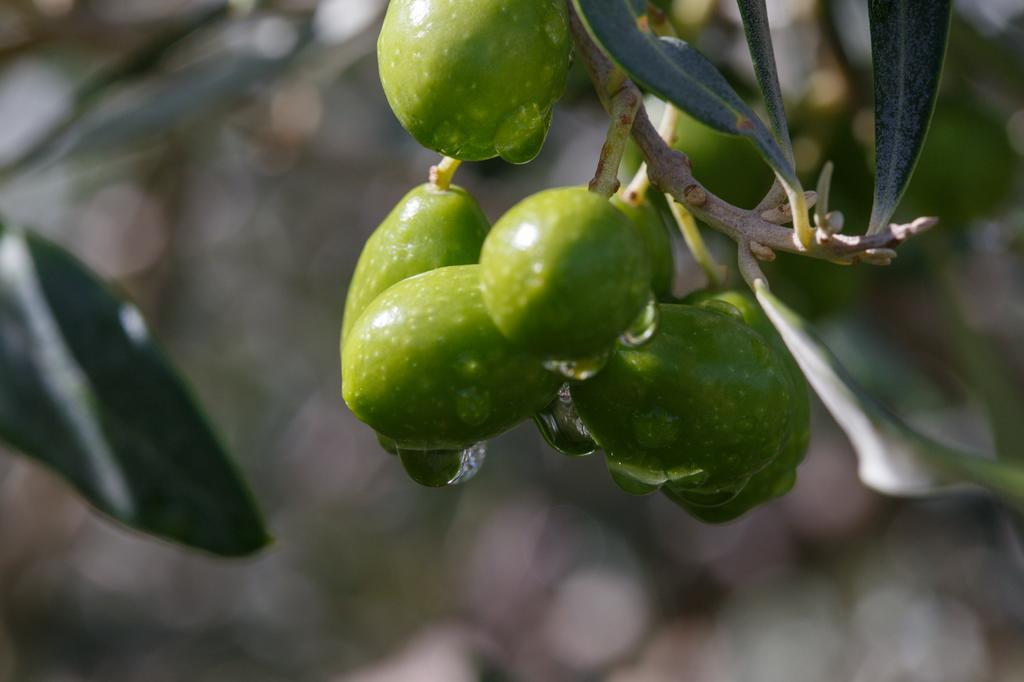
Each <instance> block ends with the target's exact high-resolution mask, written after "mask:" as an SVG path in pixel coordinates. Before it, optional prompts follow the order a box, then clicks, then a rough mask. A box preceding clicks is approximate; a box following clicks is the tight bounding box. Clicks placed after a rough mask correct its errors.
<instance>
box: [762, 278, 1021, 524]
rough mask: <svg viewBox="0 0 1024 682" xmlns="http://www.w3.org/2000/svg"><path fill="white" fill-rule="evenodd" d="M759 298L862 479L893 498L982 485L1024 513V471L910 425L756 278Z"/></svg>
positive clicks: (1006, 462)
mask: <svg viewBox="0 0 1024 682" xmlns="http://www.w3.org/2000/svg"><path fill="white" fill-rule="evenodd" d="M755 289H756V292H755V293H756V294H757V299H758V301H759V302H760V303H761V307H762V308H764V311H765V313H766V314H767V315H768V317H769V319H771V321H772V324H774V325H775V327H776V329H778V330H779V333H780V334H781V335H782V339H783V340H784V341H785V342H786V346H787V347H788V348H789V350H790V352H791V353H792V354H793V357H794V358H795V359H796V361H797V363H799V365H800V369H802V370H803V372H804V374H805V375H806V376H807V381H808V383H810V384H811V386H812V387H813V388H814V391H815V392H816V393H817V394H818V397H819V398H821V401H822V402H823V403H824V404H825V407H826V408H828V410H829V412H830V413H831V414H832V416H833V417H834V418H835V420H836V422H837V423H838V424H839V426H840V427H841V428H842V429H843V431H845V432H846V435H847V437H849V439H850V442H851V443H852V444H853V447H854V449H855V450H856V452H857V458H858V460H859V462H860V477H861V480H862V481H864V483H865V484H866V485H868V486H871V487H872V488H875V489H876V490H879V491H881V492H884V493H888V494H891V495H927V494H932V493H935V492H938V491H941V490H943V489H947V488H950V487H952V486H962V485H964V484H971V485H978V486H983V487H985V488H988V489H989V490H991V491H993V492H994V493H996V494H997V495H999V496H1000V497H1001V498H1003V499H1004V500H1005V501H1006V502H1008V503H1009V504H1011V505H1013V506H1014V507H1015V508H1016V509H1018V510H1024V468H1022V467H1020V466H1016V465H1013V464H1010V463H1008V461H1001V460H997V459H994V458H992V457H986V456H984V455H979V454H976V453H969V452H964V451H961V450H959V449H957V448H954V447H950V446H948V445H946V444H944V443H939V442H937V441H935V440H933V439H931V438H928V437H927V436H924V435H922V434H920V433H918V432H917V431H915V430H914V429H912V428H910V427H909V426H907V425H906V424H905V423H904V422H903V420H901V419H900V418H899V417H898V416H896V415H895V414H893V413H892V412H891V411H890V410H888V409H887V408H885V407H884V406H882V405H881V404H880V403H878V402H877V401H876V400H875V399H874V398H872V397H871V396H870V395H868V394H867V393H866V392H865V391H864V390H863V389H862V388H861V387H860V386H858V385H857V383H856V382H855V381H854V380H853V379H852V378H851V377H850V375H849V374H848V373H847V372H846V370H845V369H844V368H843V366H842V365H841V364H840V363H839V361H838V360H837V359H836V358H835V356H834V355H832V353H831V352H830V351H829V350H828V348H826V347H825V345H824V344H823V343H822V342H821V340H820V339H819V338H818V336H817V334H816V333H815V332H814V330H813V329H812V328H811V326H810V325H809V324H808V323H807V322H806V321H804V320H803V319H801V318H800V316H799V315H797V314H796V313H794V312H793V311H792V310H790V309H789V308H788V307H787V306H786V305H785V304H784V303H782V301H780V300H779V299H777V298H776V297H775V296H774V295H773V294H772V293H771V292H770V291H769V290H768V288H767V287H766V286H765V285H764V283H763V282H762V281H758V282H757V285H756V287H755Z"/></svg>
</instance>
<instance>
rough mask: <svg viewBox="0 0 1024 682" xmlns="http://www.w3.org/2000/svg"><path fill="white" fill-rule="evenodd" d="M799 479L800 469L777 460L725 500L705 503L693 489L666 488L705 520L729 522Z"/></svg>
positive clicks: (679, 501)
mask: <svg viewBox="0 0 1024 682" xmlns="http://www.w3.org/2000/svg"><path fill="white" fill-rule="evenodd" d="M794 483H796V470H794V469H785V468H783V467H781V466H778V465H776V464H775V463H774V462H773V463H772V464H769V465H768V466H767V467H766V468H764V469H763V470H761V471H759V472H757V473H756V474H754V475H753V476H752V477H751V478H750V480H749V481H748V482H747V484H746V485H744V486H743V488H742V489H740V491H739V492H738V493H736V494H735V495H733V496H731V497H730V499H728V500H727V501H725V502H719V503H715V502H710V503H702V501H700V500H699V499H697V498H695V497H694V496H693V495H692V493H688V492H686V491H676V490H674V489H672V487H671V486H665V487H664V488H662V489H661V490H662V492H663V493H664V494H665V496H666V497H668V498H669V499H670V500H672V501H673V502H675V503H676V504H678V505H679V506H680V507H682V508H683V509H685V510H686V511H687V512H688V513H689V514H690V515H691V516H694V517H696V518H698V519H700V520H701V521H703V522H705V523H728V522H729V521H735V520H736V519H738V518H739V517H741V516H743V515H744V514H746V513H747V512H748V511H750V510H751V509H753V508H754V507H757V506H758V505H761V504H764V503H765V502H769V501H771V500H773V499H775V498H778V497H782V496H783V495H785V494H786V493H788V492H789V491H790V490H791V489H792V488H793V484H794Z"/></svg>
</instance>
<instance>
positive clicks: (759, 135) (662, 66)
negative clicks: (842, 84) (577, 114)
mask: <svg viewBox="0 0 1024 682" xmlns="http://www.w3.org/2000/svg"><path fill="white" fill-rule="evenodd" d="M574 2H575V5H576V7H577V10H578V12H579V14H580V17H581V18H582V19H583V23H584V24H585V25H586V26H587V30H588V31H589V32H590V34H591V35H592V36H593V38H594V40H595V41H596V42H597V43H598V44H599V45H600V46H601V47H602V48H603V49H604V50H605V52H607V53H608V55H609V56H610V57H611V58H612V60H613V61H615V63H616V64H618V65H619V67H621V68H622V69H623V70H624V71H625V72H626V73H627V74H629V76H630V78H632V79H633V80H634V81H635V82H637V83H638V84H639V85H641V86H642V87H644V88H645V89H647V90H649V91H651V92H653V93H654V94H656V95H658V96H659V97H661V98H662V99H665V100H667V101H669V102H672V103H673V104H674V105H676V106H677V107H679V108H680V109H682V110H683V111H686V112H687V113H689V114H690V115H691V116H693V117H694V118H696V119H697V120H699V121H701V122H702V123H704V124H706V125H708V126H710V127H712V128H714V129H715V130H719V131H721V132H723V133H728V134H731V135H742V136H743V137H746V138H747V139H749V140H750V141H751V142H752V143H753V144H754V145H755V146H756V147H757V148H758V150H759V151H760V152H761V155H762V156H763V157H764V158H765V160H766V161H767V162H768V164H769V165H770V166H771V167H772V168H773V169H774V170H775V172H776V173H778V175H779V176H780V177H781V178H782V179H783V180H784V181H785V182H786V183H787V184H788V185H789V186H790V189H791V190H792V191H794V192H799V191H800V189H799V188H800V182H799V180H798V179H797V177H796V170H795V169H794V167H793V164H792V163H791V162H790V161H789V159H788V158H787V157H786V154H785V152H784V151H783V150H782V147H781V146H780V145H779V142H778V140H776V139H775V136H774V135H772V133H771V132H770V131H769V130H768V128H767V126H765V124H764V123H763V122H762V121H761V119H760V118H758V117H757V115H756V114H755V113H754V112H753V110H752V109H751V108H750V107H749V106H748V105H747V104H746V102H744V101H743V100H742V99H741V98H740V96H739V95H738V94H737V93H736V91H735V90H733V88H732V86H731V85H729V83H728V81H726V80H725V77H724V76H722V74H721V73H719V71H718V69H716V68H715V66H714V65H713V64H712V63H711V62H709V61H708V60H707V59H706V58H705V57H704V55H702V54H701V53H700V52H698V51H697V50H696V49H694V48H693V47H692V46H691V45H689V44H688V43H686V42H685V41H683V40H679V39H678V38H659V37H657V36H655V35H653V34H651V33H648V32H645V31H642V30H640V28H638V21H640V19H641V17H642V16H643V14H644V9H645V7H646V3H644V2H642V1H638V0H574Z"/></svg>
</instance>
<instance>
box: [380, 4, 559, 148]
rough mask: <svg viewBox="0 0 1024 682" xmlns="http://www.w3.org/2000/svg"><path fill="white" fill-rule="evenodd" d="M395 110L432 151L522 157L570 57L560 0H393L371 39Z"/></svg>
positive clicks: (536, 140) (539, 132) (535, 139)
mask: <svg viewBox="0 0 1024 682" xmlns="http://www.w3.org/2000/svg"><path fill="white" fill-rule="evenodd" d="M377 58H378V62H379V67H380V80H381V84H382V85H383V86H384V94H385V95H386V96H387V99H388V103H389V104H390V105H391V109H392V110H393V111H394V112H395V115H396V116H397V117H398V120H399V121H400V122H401V123H402V125H403V126H404V127H405V129H406V130H408V131H409V133H410V134H411V135H412V136H413V137H414V138H416V140H417V141H418V142H419V143H420V144H422V145H423V146H424V147H427V148H428V149H433V150H434V151H436V152H438V153H440V154H445V155H447V156H451V157H454V158H457V159H462V160H464V161H480V160H483V159H489V158H493V157H495V156H501V157H502V158H503V159H505V160H506V161H509V162H512V163H525V162H527V161H529V160H531V159H532V158H533V157H535V156H536V155H537V153H538V152H539V151H540V148H541V146H542V145H543V143H544V138H545V137H546V136H547V131H548V127H549V126H550V124H551V108H552V106H553V105H554V104H555V102H556V101H557V100H558V98H559V97H560V96H561V94H562V90H563V89H564V88H565V79H566V74H567V73H568V70H569V64H570V61H571V38H570V35H569V24H568V16H567V11H566V5H565V3H564V2H563V1H562V0H391V3H390V4H389V5H388V10H387V14H386V16H385V18H384V25H383V27H382V28H381V32H380V37H379V39H378V41H377Z"/></svg>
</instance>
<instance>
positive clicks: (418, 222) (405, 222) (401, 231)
mask: <svg viewBox="0 0 1024 682" xmlns="http://www.w3.org/2000/svg"><path fill="white" fill-rule="evenodd" d="M489 229H490V223H488V221H487V217H486V216H485V215H484V213H483V211H482V210H481V209H480V205H479V204H477V202H476V200H475V199H474V198H473V197H472V196H470V195H469V194H468V193H467V192H466V190H464V189H462V188H461V187H455V186H452V187H449V188H448V189H445V190H442V189H438V188H437V187H435V186H433V185H430V184H424V185H419V186H418V187H415V188H413V189H412V190H411V191H410V192H409V193H408V194H406V195H405V196H404V197H403V198H402V200H401V201H399V202H398V204H396V205H395V207H394V208H393V209H392V210H391V212H390V213H388V215H387V217H386V218H384V221H383V222H381V224H380V225H379V226H378V227H377V229H376V230H374V232H373V234H371V235H370V238H369V239H368V240H367V241H366V245H365V246H364V247H363V251H362V253H361V254H360V255H359V261H358V262H357V263H356V269H355V272H354V273H353V275H352V281H351V283H350V284H349V287H348V295H347V297H346V298H345V317H344V319H343V321H342V331H341V336H342V342H344V339H345V338H347V337H348V332H349V330H350V329H351V327H352V325H353V324H355V321H356V319H357V318H358V317H359V315H360V314H361V313H362V312H363V310H365V309H366V306H368V305H370V302H371V301H373V299H374V298H376V297H377V295H378V294H380V293H381V292H383V291H384V290H385V289H387V288H388V287H390V286H391V285H392V284H395V283H397V282H400V281H402V280H403V279H405V278H407V277H412V276H413V275H418V274H420V273H423V272H427V271H429V270H434V269H436V268H440V267H443V266H446V265H466V264H470V263H476V262H477V261H478V260H479V259H480V248H481V247H482V246H483V243H484V238H485V237H486V236H487V231H488V230H489Z"/></svg>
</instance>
